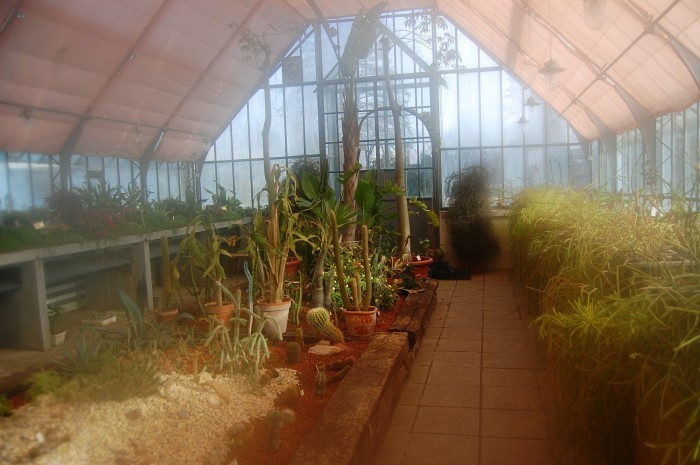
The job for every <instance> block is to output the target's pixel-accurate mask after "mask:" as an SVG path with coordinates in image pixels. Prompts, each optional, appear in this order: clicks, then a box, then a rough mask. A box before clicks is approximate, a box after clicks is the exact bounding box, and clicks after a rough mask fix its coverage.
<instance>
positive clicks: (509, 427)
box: [419, 408, 549, 439]
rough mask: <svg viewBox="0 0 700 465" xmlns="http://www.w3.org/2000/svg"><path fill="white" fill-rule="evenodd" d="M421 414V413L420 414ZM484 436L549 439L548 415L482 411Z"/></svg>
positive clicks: (542, 413) (514, 411)
mask: <svg viewBox="0 0 700 465" xmlns="http://www.w3.org/2000/svg"><path fill="white" fill-rule="evenodd" d="M419 413H420V412H419ZM481 418H482V426H481V428H482V429H481V434H482V436H485V437H486V436H489V437H497V438H530V439H547V438H548V437H549V428H548V426H547V424H548V423H547V414H545V413H544V412H537V411H529V410H496V409H486V408H485V409H482V410H481Z"/></svg>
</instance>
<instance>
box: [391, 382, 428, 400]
mask: <svg viewBox="0 0 700 465" xmlns="http://www.w3.org/2000/svg"><path fill="white" fill-rule="evenodd" d="M424 389H425V384H424V383H406V384H404V385H403V388H402V389H401V394H400V395H399V401H398V402H399V405H419V404H420V403H421V402H420V400H421V397H423V390H424Z"/></svg>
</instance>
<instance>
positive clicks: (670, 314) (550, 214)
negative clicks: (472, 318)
mask: <svg viewBox="0 0 700 465" xmlns="http://www.w3.org/2000/svg"><path fill="white" fill-rule="evenodd" d="M674 202H675V203H677V204H682V205H685V207H686V208H687V210H685V212H684V213H683V214H668V215H664V216H661V217H655V218H654V217H649V216H646V215H645V214H644V213H643V212H644V210H645V209H640V208H637V205H638V200H637V199H624V198H621V197H619V196H616V195H610V194H608V193H605V192H593V191H588V192H576V191H571V190H566V189H538V190H526V191H523V192H522V193H521V194H520V196H519V197H518V198H517V199H516V200H515V202H514V204H513V212H514V214H513V215H512V216H511V219H510V230H511V233H512V238H513V248H512V249H513V261H514V263H515V264H517V266H518V267H519V271H520V276H521V281H522V283H523V284H524V285H525V290H526V292H527V296H528V303H529V306H530V308H531V312H532V313H533V315H535V320H534V324H535V325H536V327H537V328H538V331H539V335H540V338H541V339H542V340H543V341H544V344H545V348H546V349H547V353H548V358H549V360H550V363H551V364H552V365H553V367H554V368H555V373H556V378H557V381H558V384H559V386H560V392H561V393H562V395H561V396H560V397H561V399H560V401H561V403H562V405H563V407H564V410H565V413H564V414H563V415H562V417H563V418H572V419H574V418H575V419H576V421H572V422H565V427H566V432H567V433H568V434H567V437H568V438H569V440H570V441H571V442H572V443H574V444H576V445H577V446H578V447H579V449H580V450H581V454H580V456H581V457H582V458H581V460H582V463H609V464H617V463H631V461H632V460H633V459H632V457H633V455H634V453H635V452H634V450H633V444H634V442H635V439H638V440H639V441H640V442H641V443H643V444H645V446H644V447H646V449H645V448H644V447H643V448H642V449H639V450H640V451H646V453H651V452H654V451H655V452H657V453H660V456H659V461H662V462H663V463H665V464H670V463H677V464H690V463H696V462H697V460H698V458H699V457H700V409H698V408H697V407H696V406H697V405H698V399H699V398H700V394H698V393H700V374H699V373H698V371H697V360H698V359H699V357H700V327H699V326H698V322H699V321H700V295H699V294H698V292H697V283H698V282H700V281H699V279H700V265H699V263H700V260H699V259H700V257H699V256H698V254H697V250H698V248H697V244H698V237H700V235H699V234H698V231H700V229H699V226H700V221H699V219H698V215H697V214H694V213H692V211H693V210H692V208H690V207H689V206H688V204H687V203H683V201H682V200H678V199H677V200H676V201H674ZM679 218H683V221H680V220H679ZM648 411H652V412H656V413H657V415H658V416H657V418H656V419H655V420H653V421H654V422H655V423H656V424H655V425H653V427H652V428H648V427H645V424H644V422H646V421H648V420H647V417H648V414H647V413H645V412H648ZM669 418H674V421H676V422H677V426H676V427H675V432H673V433H672V435H671V436H668V437H662V436H656V435H655V433H654V434H652V432H653V431H655V429H656V427H657V426H658V425H659V424H662V423H667V422H668V419H669Z"/></svg>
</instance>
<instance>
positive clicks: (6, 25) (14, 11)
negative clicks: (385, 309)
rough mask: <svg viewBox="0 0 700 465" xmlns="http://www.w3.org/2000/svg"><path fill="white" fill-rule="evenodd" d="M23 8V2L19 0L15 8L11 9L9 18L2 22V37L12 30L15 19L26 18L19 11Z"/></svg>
mask: <svg viewBox="0 0 700 465" xmlns="http://www.w3.org/2000/svg"><path fill="white" fill-rule="evenodd" d="M21 6H22V0H18V1H17V2H15V6H13V7H12V8H10V12H9V13H8V14H7V17H6V18H5V20H4V21H3V22H2V26H0V36H2V35H3V33H5V32H6V31H7V30H8V29H10V26H12V23H14V22H15V19H22V18H23V17H24V14H23V13H22V11H21V10H20V9H19V8H20V7H21Z"/></svg>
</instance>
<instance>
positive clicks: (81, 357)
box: [59, 335, 113, 375]
mask: <svg viewBox="0 0 700 465" xmlns="http://www.w3.org/2000/svg"><path fill="white" fill-rule="evenodd" d="M73 344H74V346H73V350H69V349H64V351H63V358H64V361H61V362H59V367H60V368H61V371H64V372H66V373H68V374H69V375H76V374H92V373H96V372H98V371H100V369H101V365H102V364H103V363H104V362H105V360H106V359H108V358H112V357H113V354H111V353H110V352H109V351H108V350H106V348H105V346H104V344H103V339H102V338H97V337H88V336H85V335H79V336H78V337H76V338H75V340H74V342H73Z"/></svg>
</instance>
